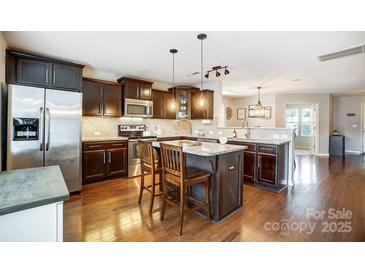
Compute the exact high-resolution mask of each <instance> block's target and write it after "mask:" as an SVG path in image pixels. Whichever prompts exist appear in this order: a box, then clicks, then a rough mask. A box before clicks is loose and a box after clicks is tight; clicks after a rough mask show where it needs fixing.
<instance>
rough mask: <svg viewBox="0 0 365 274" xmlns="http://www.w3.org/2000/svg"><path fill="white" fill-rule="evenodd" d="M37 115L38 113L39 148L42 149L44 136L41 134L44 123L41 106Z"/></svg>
mask: <svg viewBox="0 0 365 274" xmlns="http://www.w3.org/2000/svg"><path fill="white" fill-rule="evenodd" d="M39 115H40V118H41V119H40V120H41V121H40V125H39V150H40V151H43V146H44V136H43V131H44V128H43V123H44V114H43V107H40V108H39Z"/></svg>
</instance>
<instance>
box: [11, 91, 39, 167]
mask: <svg viewBox="0 0 365 274" xmlns="http://www.w3.org/2000/svg"><path fill="white" fill-rule="evenodd" d="M8 114H9V115H8V138H7V140H8V143H7V144H8V148H7V150H8V151H7V169H8V170H13V169H19V168H30V167H40V166H43V150H44V146H43V136H44V132H43V128H44V88H35V87H26V86H19V85H9V86H8ZM25 119H33V122H35V124H36V129H35V136H34V137H35V138H30V139H29V138H28V139H22V138H18V137H24V136H25V134H26V133H25V132H26V131H28V130H27V129H25V132H24V131H20V130H19V132H18V133H15V132H17V131H16V130H15V129H16V126H17V125H16V124H17V123H18V124H22V123H26V121H27V120H25ZM28 121H29V120H28Z"/></svg>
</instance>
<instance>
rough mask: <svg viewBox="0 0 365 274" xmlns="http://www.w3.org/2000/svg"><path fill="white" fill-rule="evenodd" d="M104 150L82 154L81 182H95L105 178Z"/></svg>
mask: <svg viewBox="0 0 365 274" xmlns="http://www.w3.org/2000/svg"><path fill="white" fill-rule="evenodd" d="M106 153H107V151H106V150H93V151H84V152H83V153H82V177H83V182H89V181H97V180H101V179H104V178H106V177H107V175H108V174H107V163H106V157H107V155H106Z"/></svg>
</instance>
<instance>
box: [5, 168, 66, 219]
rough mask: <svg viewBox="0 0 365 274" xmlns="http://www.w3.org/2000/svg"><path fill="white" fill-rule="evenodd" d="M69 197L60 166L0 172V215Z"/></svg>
mask: <svg viewBox="0 0 365 274" xmlns="http://www.w3.org/2000/svg"><path fill="white" fill-rule="evenodd" d="M68 199H69V192H68V189H67V186H66V183H65V180H64V178H63V175H62V173H61V170H60V168H59V166H48V167H37V168H27V169H18V170H12V171H3V172H1V173H0V215H5V214H9V213H13V212H17V211H20V210H25V209H29V208H34V207H38V206H42V205H47V204H51V203H56V202H61V201H65V200H68Z"/></svg>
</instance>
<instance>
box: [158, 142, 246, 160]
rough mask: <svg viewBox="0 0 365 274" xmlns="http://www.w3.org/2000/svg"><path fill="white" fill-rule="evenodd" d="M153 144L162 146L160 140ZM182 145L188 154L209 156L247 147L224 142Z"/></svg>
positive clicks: (171, 143)
mask: <svg viewBox="0 0 365 274" xmlns="http://www.w3.org/2000/svg"><path fill="white" fill-rule="evenodd" d="M179 142H180V141H164V142H163V143H165V144H169V145H180V143H179ZM152 145H153V146H154V147H160V143H159V142H154V143H153V144H152ZM182 147H183V152H185V153H187V154H193V155H198V156H208V157H209V156H215V155H220V154H225V153H230V152H236V151H243V150H245V149H246V148H247V147H246V146H237V145H222V144H214V143H207V142H201V145H199V146H190V145H183V146H182Z"/></svg>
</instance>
